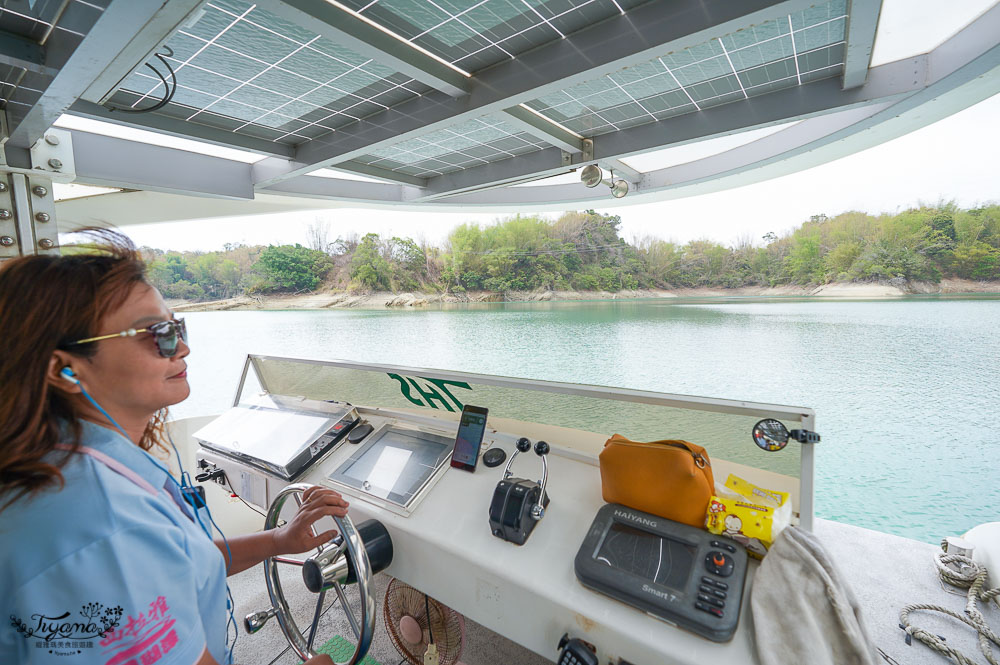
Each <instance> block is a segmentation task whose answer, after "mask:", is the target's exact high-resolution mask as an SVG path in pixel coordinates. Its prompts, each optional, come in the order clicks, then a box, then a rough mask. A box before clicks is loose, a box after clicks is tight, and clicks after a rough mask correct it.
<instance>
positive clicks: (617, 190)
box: [609, 178, 628, 199]
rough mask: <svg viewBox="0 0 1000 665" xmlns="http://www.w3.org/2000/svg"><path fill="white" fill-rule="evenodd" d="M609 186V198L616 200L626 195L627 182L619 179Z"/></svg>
mask: <svg viewBox="0 0 1000 665" xmlns="http://www.w3.org/2000/svg"><path fill="white" fill-rule="evenodd" d="M609 186H610V187H611V196H613V197H615V198H616V199H620V198H622V197H623V196H625V195H626V194H628V182H626V181H625V180H622V179H621V178H619V179H618V180H615V181H613V182H612V183H610V184H609Z"/></svg>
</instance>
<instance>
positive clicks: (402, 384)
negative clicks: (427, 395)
mask: <svg viewBox="0 0 1000 665" xmlns="http://www.w3.org/2000/svg"><path fill="white" fill-rule="evenodd" d="M389 378H390V379H395V380H396V381H399V392H401V393H402V394H403V397H405V398H406V399H407V400H409V401H410V402H411V403H412V404H416V405H417V406H427V405H426V404H424V403H423V402H421V401H420V400H419V399H417V398H416V397H413V396H412V395H410V386H409V384H407V383H406V379H404V378H403V377H401V376H400V375H399V374H389Z"/></svg>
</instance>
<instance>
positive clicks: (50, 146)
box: [31, 129, 76, 182]
mask: <svg viewBox="0 0 1000 665" xmlns="http://www.w3.org/2000/svg"><path fill="white" fill-rule="evenodd" d="M31 168H32V170H34V171H44V172H45V173H48V174H50V176H49V177H51V178H53V179H55V180H61V181H64V182H70V181H72V180H75V179H76V161H75V160H74V158H73V135H72V134H70V132H69V131H67V130H65V129H48V130H46V132H45V134H44V135H43V136H42V138H40V139H38V140H37V141H35V145H33V146H31Z"/></svg>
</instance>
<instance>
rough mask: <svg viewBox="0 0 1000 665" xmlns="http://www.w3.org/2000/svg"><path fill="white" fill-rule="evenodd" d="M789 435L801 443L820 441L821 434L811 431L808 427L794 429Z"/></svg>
mask: <svg viewBox="0 0 1000 665" xmlns="http://www.w3.org/2000/svg"><path fill="white" fill-rule="evenodd" d="M788 436H790V437H791V438H793V439H795V440H796V441H798V442H799V443H819V434H817V433H816V432H810V431H809V430H807V429H793V430H792V431H791V432H789V433H788Z"/></svg>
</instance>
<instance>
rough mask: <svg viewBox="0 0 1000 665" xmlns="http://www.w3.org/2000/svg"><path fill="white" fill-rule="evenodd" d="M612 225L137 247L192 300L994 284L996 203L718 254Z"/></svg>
mask: <svg viewBox="0 0 1000 665" xmlns="http://www.w3.org/2000/svg"><path fill="white" fill-rule="evenodd" d="M620 226H621V218H620V217H619V216H617V215H602V214H598V213H595V212H594V211H586V212H568V213H565V214H563V215H562V216H561V217H559V218H558V219H557V220H555V221H551V220H547V219H544V218H539V217H521V216H517V217H513V218H509V219H505V220H501V221H498V222H497V223H496V224H494V225H492V226H488V227H486V228H480V227H478V226H475V225H472V224H463V225H461V226H459V227H457V228H455V229H454V230H453V231H452V232H451V234H450V235H449V236H448V239H447V241H446V243H445V246H444V247H443V248H436V247H428V246H426V245H421V244H418V243H417V242H415V241H414V240H412V239H410V238H398V237H393V238H389V239H385V238H382V237H380V236H379V235H378V234H375V233H369V234H367V235H365V236H363V237H362V238H360V239H359V238H358V237H357V236H350V237H347V238H338V239H337V240H336V241H335V242H333V243H326V241H325V240H326V238H325V231H323V232H317V230H316V229H314V228H311V229H310V235H311V240H312V242H311V244H313V245H314V246H313V247H312V248H309V247H303V246H302V245H280V246H270V247H246V246H242V245H227V246H226V248H225V251H222V252H207V253H204V252H193V253H180V252H171V251H168V252H163V251H161V250H153V249H146V250H144V251H145V254H146V257H147V260H148V261H149V274H150V279H151V280H152V282H153V284H154V285H155V286H157V287H158V288H159V289H160V290H161V291H162V292H163V294H164V295H165V296H166V297H168V298H187V299H195V300H201V299H214V298H228V297H232V296H235V295H241V294H250V295H253V294H260V293H297V292H303V291H313V290H316V289H319V288H327V289H346V290H354V291H372V290H388V291H396V292H400V291H416V290H422V291H438V292H439V291H449V292H452V293H462V292H465V291H473V290H475V291H478V290H485V291H495V292H499V293H505V292H509V291H529V290H536V289H558V290H569V289H575V290H580V291H590V290H602V291H620V290H623V289H637V288H676V287H699V286H708V287H724V288H735V287H740V286H778V285H783V284H800V285H808V284H825V283H828V282H834V281H841V282H843V281H847V282H874V281H888V282H891V283H894V284H904V283H907V282H910V281H928V282H938V281H940V280H941V278H942V277H960V278H964V279H971V280H979V281H986V280H1000V205H996V204H994V205H989V206H984V207H980V208H974V209H969V210H963V209H959V208H958V207H956V206H955V205H954V204H939V205H937V206H923V207H920V208H914V209H911V210H907V211H905V212H902V213H899V214H896V215H879V216H873V215H869V214H866V213H861V212H847V213H843V214H841V215H838V216H836V217H833V218H828V217H826V216H825V215H817V216H815V217H813V218H811V219H810V220H809V221H808V222H805V223H804V224H803V225H802V226H801V227H799V228H798V229H796V230H795V231H793V232H791V233H789V234H787V235H785V236H783V237H778V236H776V235H775V234H774V233H768V234H766V235H765V236H764V237H763V238H761V239H760V240H759V241H755V240H754V239H751V238H743V239H741V240H740V241H738V242H736V243H734V244H733V245H732V246H729V247H727V246H724V245H721V244H719V243H716V242H712V241H709V240H695V241H692V242H689V243H687V244H684V245H680V244H677V243H673V242H668V241H664V240H660V239H656V238H644V239H641V240H638V241H635V242H633V243H628V242H626V241H625V240H624V239H623V238H622V237H621V235H620Z"/></svg>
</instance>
